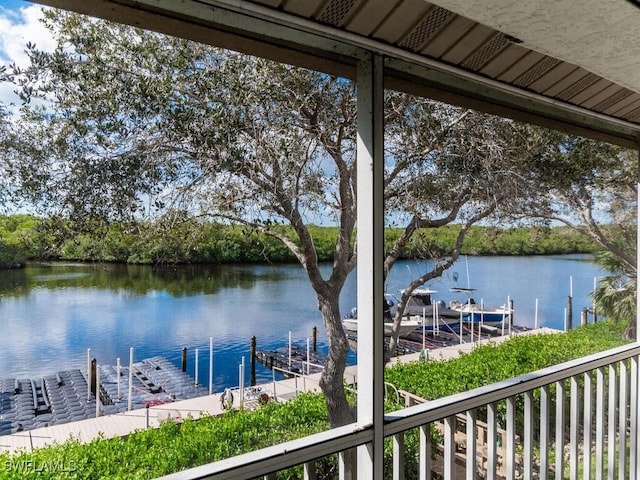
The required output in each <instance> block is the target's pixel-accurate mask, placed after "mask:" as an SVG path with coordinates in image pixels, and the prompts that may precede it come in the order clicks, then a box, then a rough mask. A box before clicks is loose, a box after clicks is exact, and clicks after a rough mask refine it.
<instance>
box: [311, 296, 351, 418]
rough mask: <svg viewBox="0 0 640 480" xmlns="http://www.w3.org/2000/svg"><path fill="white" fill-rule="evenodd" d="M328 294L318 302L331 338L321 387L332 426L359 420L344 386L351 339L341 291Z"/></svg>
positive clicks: (319, 298)
mask: <svg viewBox="0 0 640 480" xmlns="http://www.w3.org/2000/svg"><path fill="white" fill-rule="evenodd" d="M328 297H329V296H325V295H322V294H318V304H319V307H320V311H321V312H322V319H323V321H324V327H325V330H326V332H327V337H328V338H329V354H328V356H327V362H326V365H325V367H324V370H323V371H322V376H321V377H320V388H321V389H322V393H323V394H324V396H325V401H326V404H327V410H328V412H329V423H330V424H331V427H332V428H335V427H339V426H341V425H346V424H348V423H352V422H354V421H355V410H354V409H353V408H351V407H350V406H349V404H348V402H347V397H346V395H345V390H344V371H345V367H346V365H347V354H348V353H349V341H348V339H347V336H346V334H345V333H344V329H343V328H342V320H341V318H340V308H339V306H338V297H339V294H335V295H330V298H328Z"/></svg>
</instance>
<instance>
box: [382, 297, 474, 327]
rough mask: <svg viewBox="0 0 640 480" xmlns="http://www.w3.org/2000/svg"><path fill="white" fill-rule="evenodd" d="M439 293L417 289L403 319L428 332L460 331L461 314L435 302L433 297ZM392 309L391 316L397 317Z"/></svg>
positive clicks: (409, 301) (442, 303)
mask: <svg viewBox="0 0 640 480" xmlns="http://www.w3.org/2000/svg"><path fill="white" fill-rule="evenodd" d="M434 293H438V292H437V291H436V290H432V289H430V288H416V289H415V290H414V291H413V292H411V296H410V297H409V300H408V301H407V305H406V306H405V309H404V316H403V318H407V319H409V320H413V321H416V322H419V323H420V328H423V329H424V330H427V331H438V330H444V331H458V330H459V327H460V320H461V317H464V316H465V314H464V313H463V314H461V313H460V312H459V311H454V310H451V309H449V308H447V307H446V305H445V304H444V302H442V301H439V302H434V301H433V298H432V295H433V294H434ZM396 308H397V307H394V306H392V307H391V316H392V317H393V316H395V309H396Z"/></svg>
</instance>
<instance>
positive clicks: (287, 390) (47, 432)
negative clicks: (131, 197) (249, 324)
mask: <svg viewBox="0 0 640 480" xmlns="http://www.w3.org/2000/svg"><path fill="white" fill-rule="evenodd" d="M540 333H545V334H546V333H559V332H558V331H557V330H552V329H548V328H542V329H538V330H529V331H526V332H520V333H518V335H530V334H540ZM508 338H509V336H507V335H505V336H502V337H494V338H490V339H488V340H481V341H480V342H476V343H474V344H471V343H467V344H462V345H454V346H450V347H444V348H439V349H434V350H429V359H430V360H447V359H451V358H455V357H457V356H459V355H460V353H461V352H470V351H471V350H472V349H473V348H475V346H476V345H477V344H478V343H479V344H486V343H494V344H498V343H501V342H503V341H504V340H506V339H508ZM419 355H420V354H419V353H414V354H409V355H404V356H401V357H396V358H394V359H393V360H392V362H391V363H392V364H394V363H398V362H401V363H408V362H414V361H418V360H419ZM356 379H357V366H355V365H353V366H350V367H347V370H346V372H345V380H346V381H347V383H350V384H353V383H355V382H356ZM319 380H320V374H319V373H317V374H313V375H309V376H300V377H295V378H289V379H285V380H280V381H277V382H271V383H267V384H263V385H260V386H258V387H254V388H253V389H252V388H246V389H245V401H244V402H243V403H244V405H243V406H244V407H245V408H247V409H251V408H255V407H257V406H258V404H259V396H260V395H261V394H262V393H267V394H268V395H269V396H270V397H272V398H275V399H276V401H286V400H288V399H291V398H295V397H296V395H297V394H298V393H299V392H309V391H314V392H319V391H320V387H319V385H318V382H319ZM233 393H234V399H233V407H234V408H239V407H240V394H239V392H238V391H237V390H235V391H234V392H233ZM221 395H222V393H214V394H212V395H206V396H203V397H198V398H192V399H190V400H181V401H177V402H172V403H166V404H164V405H157V406H153V407H149V408H144V409H138V410H132V411H130V412H125V413H119V414H114V415H107V416H101V417H97V418H91V419H87V420H81V421H77V422H71V423H65V424H60V425H52V426H48V427H43V428H38V429H34V430H29V431H25V432H20V433H14V434H11V435H3V436H0V451H9V452H17V451H19V450H25V451H31V450H32V449H34V448H39V447H43V446H46V445H49V444H51V443H63V442H65V441H66V440H68V439H69V438H70V437H72V438H75V439H79V440H80V441H82V442H91V441H92V440H94V439H95V438H97V437H98V436H99V435H102V436H103V437H104V438H115V437H122V436H126V435H128V434H130V433H131V432H133V431H135V430H142V429H145V428H148V427H150V428H154V427H157V426H158V425H159V424H160V422H162V421H166V420H168V419H173V420H175V421H181V420H182V419H184V418H187V417H193V418H196V419H197V418H199V417H200V416H201V415H202V414H207V415H214V416H215V415H220V414H222V413H223V411H224V410H223V408H222V404H221V402H220V396H221Z"/></svg>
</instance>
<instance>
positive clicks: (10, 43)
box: [0, 0, 55, 105]
mask: <svg viewBox="0 0 640 480" xmlns="http://www.w3.org/2000/svg"><path fill="white" fill-rule="evenodd" d="M42 8H43V7H42V6H41V5H38V4H35V3H31V2H27V1H25V0H0V65H7V66H8V65H10V64H12V63H14V62H15V63H16V64H18V65H21V66H26V65H27V56H26V54H25V53H24V50H25V45H26V44H27V43H28V42H31V43H35V44H36V46H37V47H38V48H39V49H41V50H53V48H54V46H55V45H54V42H53V39H52V37H51V35H50V33H49V31H48V30H47V29H46V28H45V27H44V26H43V25H42V23H41V22H40V21H39V19H40V18H41V17H42ZM14 89H15V88H14V87H12V86H11V85H7V84H0V102H1V103H2V104H4V105H9V104H11V103H19V101H20V100H19V98H18V97H17V96H16V95H15V94H14V93H13V90H14Z"/></svg>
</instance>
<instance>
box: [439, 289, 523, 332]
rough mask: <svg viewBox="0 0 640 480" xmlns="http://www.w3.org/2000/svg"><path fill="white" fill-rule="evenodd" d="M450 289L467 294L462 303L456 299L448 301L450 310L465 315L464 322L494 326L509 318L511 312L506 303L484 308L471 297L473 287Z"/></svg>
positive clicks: (505, 321) (506, 321) (507, 320)
mask: <svg viewBox="0 0 640 480" xmlns="http://www.w3.org/2000/svg"><path fill="white" fill-rule="evenodd" d="M451 291H452V292H457V293H464V294H466V295H467V296H468V299H467V301H466V302H464V303H462V302H460V301H458V300H452V301H451V302H450V303H449V308H450V309H451V310H453V311H456V312H460V313H462V314H463V315H465V318H464V320H463V321H464V322H467V323H474V324H480V325H488V326H492V327H496V326H501V325H503V323H504V324H506V323H508V322H509V321H510V319H511V315H512V314H513V312H512V311H511V309H510V308H509V307H508V306H506V305H501V306H499V307H497V308H486V307H485V306H484V304H478V303H476V301H475V300H474V299H473V298H471V293H472V292H473V291H475V289H473V288H452V289H451Z"/></svg>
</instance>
